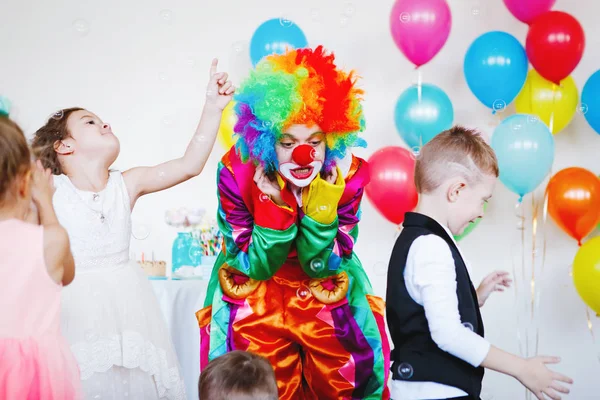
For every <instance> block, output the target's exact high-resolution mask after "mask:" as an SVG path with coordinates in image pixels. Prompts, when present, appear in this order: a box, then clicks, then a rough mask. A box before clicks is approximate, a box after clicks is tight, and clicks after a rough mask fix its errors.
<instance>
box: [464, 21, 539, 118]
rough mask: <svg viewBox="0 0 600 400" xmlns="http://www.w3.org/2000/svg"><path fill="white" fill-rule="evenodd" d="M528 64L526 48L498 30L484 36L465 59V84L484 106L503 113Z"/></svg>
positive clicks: (523, 78)
mask: <svg viewBox="0 0 600 400" xmlns="http://www.w3.org/2000/svg"><path fill="white" fill-rule="evenodd" d="M528 63H529V62H528V61H527V54H526V53H525V49H524V48H523V46H522V45H521V43H519V41H518V40H517V39H516V38H515V37H514V36H512V35H509V34H508V33H506V32H500V31H494V32H488V33H484V34H483V35H481V36H479V37H478V38H477V39H475V41H474V42H473V43H472V44H471V46H470V47H469V49H468V50H467V54H466V56H465V63H464V72H465V78H466V80H467V85H469V89H471V92H473V94H474V95H475V97H477V98H478V99H479V101H481V102H482V103H483V104H484V105H485V106H487V107H489V108H491V109H493V110H494V111H504V108H505V107H506V105H507V104H510V103H511V102H512V101H513V100H514V98H515V96H516V95H517V94H518V93H519V91H520V90H521V88H522V87H523V83H525V78H527V66H528Z"/></svg>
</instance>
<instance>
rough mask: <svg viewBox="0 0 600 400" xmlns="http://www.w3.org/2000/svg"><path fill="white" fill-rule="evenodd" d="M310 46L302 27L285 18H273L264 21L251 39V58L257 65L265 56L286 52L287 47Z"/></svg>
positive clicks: (253, 63)
mask: <svg viewBox="0 0 600 400" xmlns="http://www.w3.org/2000/svg"><path fill="white" fill-rule="evenodd" d="M307 46H308V41H307V40H306V36H305V35H304V32H302V29H300V27H298V25H296V24H295V23H293V22H292V21H290V20H289V19H285V18H273V19H270V20H268V21H265V22H263V23H262V24H261V25H260V26H259V27H258V28H256V31H254V34H253V35H252V39H251V40H250V58H251V59H252V65H253V66H256V64H258V62H259V61H260V60H261V59H262V58H263V57H265V56H268V55H270V54H284V53H285V51H286V49H290V50H293V49H300V48H304V47H307Z"/></svg>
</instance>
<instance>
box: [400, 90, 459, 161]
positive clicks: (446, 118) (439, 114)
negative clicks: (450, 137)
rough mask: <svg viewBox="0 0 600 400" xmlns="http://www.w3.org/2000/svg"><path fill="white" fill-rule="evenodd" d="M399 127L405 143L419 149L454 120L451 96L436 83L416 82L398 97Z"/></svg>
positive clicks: (448, 126)
mask: <svg viewBox="0 0 600 400" xmlns="http://www.w3.org/2000/svg"><path fill="white" fill-rule="evenodd" d="M394 118H395V120H396V129H397V130H398V133H399V134H400V137H402V139H403V140H404V142H405V143H406V144H407V145H408V146H409V147H411V148H413V149H420V148H421V147H423V146H424V145H425V143H427V142H429V141H430V140H431V139H433V137H434V136H435V135H437V134H438V133H440V132H442V131H445V130H446V129H449V128H450V127H451V126H452V121H453V120H454V109H453V107H452V102H451V101H450V98H449V97H448V95H447V94H446V93H444V91H443V90H442V89H440V88H439V87H437V86H435V85H431V84H427V83H424V84H422V85H421V99H419V88H418V86H416V85H413V86H411V87H409V88H408V89H406V90H405V91H404V92H403V93H402V94H401V95H400V97H399V98H398V102H397V103H396V110H395V112H394Z"/></svg>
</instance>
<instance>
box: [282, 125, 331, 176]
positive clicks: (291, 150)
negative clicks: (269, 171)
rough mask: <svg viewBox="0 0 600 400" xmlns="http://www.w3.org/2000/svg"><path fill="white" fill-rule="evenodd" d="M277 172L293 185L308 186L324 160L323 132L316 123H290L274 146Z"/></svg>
mask: <svg viewBox="0 0 600 400" xmlns="http://www.w3.org/2000/svg"><path fill="white" fill-rule="evenodd" d="M275 151H276V153H277V161H278V162H279V173H280V174H281V175H282V176H283V177H284V178H285V179H287V180H288V181H289V182H291V183H292V184H293V185H295V186H297V187H299V188H302V187H306V186H308V185H309V184H310V183H311V182H312V181H313V179H315V177H316V176H317V174H318V173H319V172H321V168H322V167H323V161H324V160H325V134H324V133H323V132H322V131H321V128H319V127H318V126H317V125H312V126H310V127H309V126H307V125H292V126H290V127H289V128H288V129H287V130H286V131H285V132H284V133H283V134H282V136H281V139H280V140H279V143H277V145H276V147H275Z"/></svg>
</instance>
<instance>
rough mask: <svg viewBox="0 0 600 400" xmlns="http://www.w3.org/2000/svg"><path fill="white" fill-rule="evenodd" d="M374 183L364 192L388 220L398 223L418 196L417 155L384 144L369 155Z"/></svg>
mask: <svg viewBox="0 0 600 400" xmlns="http://www.w3.org/2000/svg"><path fill="white" fill-rule="evenodd" d="M369 170H370V172H371V183H369V185H367V187H366V189H365V193H366V195H367V198H368V199H369V201H370V202H371V204H373V206H374V207H375V208H376V209H377V211H379V212H380V213H381V214H382V215H383V216H384V217H385V218H386V219H387V220H389V221H390V222H392V223H394V224H396V225H398V224H400V223H402V221H404V213H406V212H407V211H412V210H414V208H415V207H416V205H417V200H418V199H419V196H418V195H417V188H416V187H415V181H414V176H415V157H414V156H413V154H412V153H411V152H410V151H408V150H406V149H404V148H402V147H397V146H389V147H384V148H382V149H380V150H378V151H376V152H375V153H373V155H372V156H371V158H369Z"/></svg>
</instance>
